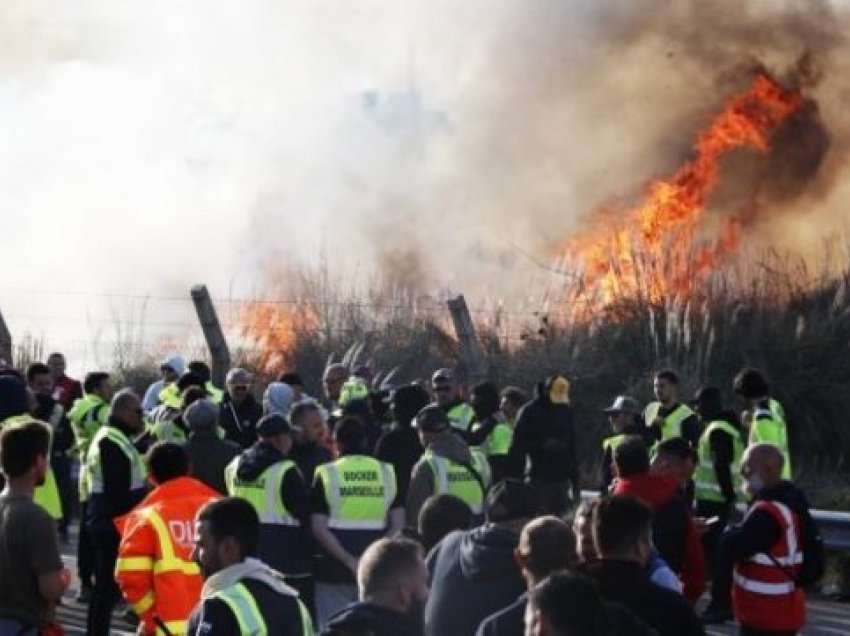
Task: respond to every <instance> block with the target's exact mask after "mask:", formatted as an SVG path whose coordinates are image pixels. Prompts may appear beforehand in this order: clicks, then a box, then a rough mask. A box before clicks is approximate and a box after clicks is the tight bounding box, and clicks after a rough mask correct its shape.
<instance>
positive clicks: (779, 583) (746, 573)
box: [720, 443, 823, 635]
mask: <svg viewBox="0 0 850 636" xmlns="http://www.w3.org/2000/svg"><path fill="white" fill-rule="evenodd" d="M784 461H785V457H784V454H783V452H782V450H781V449H779V448H777V447H776V446H775V445H774V444H769V443H764V444H755V445H753V446H751V447H750V448H748V449H747V451H746V452H745V453H744V458H743V461H742V463H741V473H742V474H743V477H744V480H745V485H744V489H745V491H746V492H747V494H748V495H750V496H751V497H752V498H753V500H752V503H751V505H750V507H749V509H748V510H747V514H746V516H745V517H744V520H743V522H742V523H741V524H740V525H739V526H737V527H734V528H731V529H730V530H728V531H727V532H726V533H725V534H724V535H723V537H722V538H721V543H720V549H721V553H722V555H723V557H724V558H725V559H726V561H727V563H729V564H734V568H735V571H734V579H733V580H734V583H733V587H732V606H733V609H734V612H735V618H736V619H737V620H738V622H739V623H740V624H741V633H742V634H745V635H748V634H764V633H772V634H795V633H797V631H799V630H800V629H801V628H802V627H803V625H804V624H805V622H806V593H805V587H804V586H805V585H806V584H811V583H813V582H815V580H816V579H817V578H819V577H820V575H821V574H822V559H823V554H822V553H819V554H817V555H816V556H817V561H818V562H819V563H814V562H812V560H813V558H814V556H815V555H813V554H812V552H811V549H812V548H815V547H817V546H819V541H818V537H817V530H816V528H815V526H814V521H813V520H812V518H811V514H810V512H809V504H808V502H807V501H806V498H805V496H804V495H803V493H802V492H800V490H799V489H798V488H797V487H796V486H794V485H793V484H792V483H791V482H789V481H786V480H784V479H783V478H782V472H783V464H784ZM807 552H808V554H807ZM806 558H808V559H809V561H810V562H809V563H807V562H806ZM813 566H816V567H817V571H816V572H815V574H814V575H812V574H811V573H812V567H813ZM803 568H806V572H805V573H804V571H803Z"/></svg>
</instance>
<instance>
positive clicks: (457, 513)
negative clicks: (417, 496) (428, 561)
mask: <svg viewBox="0 0 850 636" xmlns="http://www.w3.org/2000/svg"><path fill="white" fill-rule="evenodd" d="M473 520H474V517H473V514H472V510H471V509H470V507H469V506H468V505H466V502H464V501H463V500H462V499H460V498H458V497H455V496H454V495H449V494H448V493H445V494H442V495H435V496H433V497H428V499H426V500H425V503H424V504H423V506H422V509H421V510H420V511H419V519H418V523H417V531H418V533H419V539H420V541H421V542H422V548H423V549H424V550H425V554H428V553H429V552H430V551H431V549H432V548H433V547H434V546H435V545H437V544H438V543H439V542H440V541H442V540H443V539H444V538H445V537H446V536H447V535H449V534H450V533H452V532H454V531H455V530H469V529H470V528H472V527H473Z"/></svg>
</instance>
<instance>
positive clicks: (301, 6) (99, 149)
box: [0, 0, 850, 343]
mask: <svg viewBox="0 0 850 636" xmlns="http://www.w3.org/2000/svg"><path fill="white" fill-rule="evenodd" d="M848 27H850V13H849V12H848V10H847V9H846V8H843V7H842V6H840V5H839V4H838V3H830V2H826V1H825V0H824V1H811V0H810V1H798V2H793V1H790V0H788V1H779V0H753V1H751V2H747V3H741V2H734V1H732V0H727V1H719V0H715V1H709V2H705V1H696V0H694V1H676V0H667V1H662V0H606V1H604V2H599V1H597V0H574V1H571V2H564V1H558V2H556V1H555V0H540V1H538V2H523V1H520V0H470V1H468V2H462V3H458V2H453V1H449V0H437V1H435V2H428V3H414V2H379V1H377V0H366V1H364V2H357V3H334V4H326V3H315V2H307V1H306V0H289V1H287V2H277V3H275V2H267V1H264V0H256V1H253V0H252V1H249V2H244V1H239V2H237V1H235V0H225V1H222V2H214V3H209V2H200V1H198V0H178V1H176V2H175V1H168V2H166V1H164V0H154V1H151V2H145V3H130V2H114V1H111V0H110V1H107V0H87V1H85V2H82V3H74V6H73V8H72V7H70V6H69V5H68V3H64V2H60V1H59V0H36V1H24V0H19V1H10V2H6V3H4V4H3V5H2V7H0V31H1V32H2V36H3V40H4V42H5V46H4V51H3V55H2V57H0V73H2V75H0V81H2V87H1V88H2V90H1V91H0V101H1V102H2V105H3V112H4V117H3V120H2V122H0V127H2V137H3V139H4V144H3V146H2V149H0V168H2V169H0V180H2V181H0V196H2V204H3V208H4V210H5V212H4V220H5V221H6V232H5V235H6V237H7V244H6V245H5V247H6V251H7V258H8V260H7V262H10V263H14V264H15V266H14V267H13V271H14V272H15V273H16V275H15V280H14V281H13V282H12V281H8V282H7V283H6V284H7V285H8V286H9V287H17V288H27V289H31V290H33V289H34V290H38V289H54V290H55V289H65V288H69V289H78V290H80V289H82V290H91V291H98V290H110V291H122V292H127V293H130V294H151V293H152V294H162V293H166V294H170V293H179V294H185V293H186V288H187V287H188V285H189V284H190V283H192V282H196V281H201V280H203V281H206V282H207V283H208V284H209V285H210V286H211V288H212V289H213V292H214V294H215V293H218V294H226V293H231V294H236V295H240V294H241V293H249V292H250V291H251V290H255V289H258V288H260V289H261V288H262V286H263V272H264V271H265V268H266V267H267V266H268V265H267V264H268V263H269V262H286V263H287V264H289V263H293V262H294V263H298V262H304V261H307V262H313V261H315V259H316V258H317V257H318V256H319V255H322V256H323V258H325V259H326V260H327V262H328V264H329V266H330V267H332V268H334V269H335V271H336V272H339V273H341V274H344V273H346V272H351V271H363V272H368V273H369V275H373V274H377V275H379V276H383V278H384V279H385V280H387V281H389V282H390V283H391V284H393V285H397V286H401V287H407V288H411V289H414V290H416V291H428V290H435V289H447V288H450V289H453V290H456V291H466V292H467V293H469V294H476V293H481V294H490V295H495V296H507V297H514V298H515V299H518V298H520V297H523V296H528V295H530V294H533V290H534V289H535V287H534V284H533V281H539V280H541V279H542V280H545V277H546V276H547V274H546V273H545V272H543V271H542V270H541V269H540V267H539V263H547V262H549V260H550V259H551V258H552V257H553V255H554V254H553V252H552V249H553V246H555V245H558V244H562V243H563V241H564V239H565V238H568V237H569V235H570V233H571V232H573V231H575V230H576V228H579V227H581V224H583V223H592V222H593V216H592V214H591V212H592V211H593V210H594V209H596V208H597V207H598V206H599V205H600V204H603V203H605V202H610V201H612V200H628V199H630V198H632V197H634V196H636V195H637V193H639V191H640V187H641V185H642V184H643V183H645V182H646V181H647V180H648V179H650V178H652V177H653V176H655V175H657V174H663V173H666V172H670V171H671V170H672V169H673V168H674V167H675V166H677V165H678V164H679V163H680V162H681V161H682V160H683V158H685V157H687V156H688V153H689V152H690V151H691V144H692V140H693V138H694V134H695V133H696V131H697V130H699V128H700V126H701V125H703V124H704V123H705V122H706V121H707V120H708V118H710V117H711V115H712V113H713V112H714V110H715V109H716V108H717V107H718V105H719V104H721V103H722V102H723V101H724V100H725V99H726V98H727V97H728V96H729V95H730V94H732V93H733V92H734V91H735V90H736V89H737V88H738V87H739V86H740V83H741V81H742V79H741V78H742V76H743V75H744V74H745V73H744V71H745V70H746V69H751V68H752V67H753V66H754V65H755V64H763V65H764V66H765V67H767V68H768V69H770V70H771V71H773V72H775V73H777V74H779V75H782V74H783V73H785V72H786V71H787V70H788V69H791V68H797V69H798V71H797V75H796V77H797V79H798V81H803V80H800V78H801V77H804V80H805V82H806V87H805V91H806V95H807V96H808V97H809V98H810V99H811V100H812V102H811V109H810V111H808V113H809V114H808V115H807V116H806V117H805V118H803V119H801V120H799V121H797V122H796V123H795V124H794V125H791V126H789V127H788V128H787V129H786V130H784V131H783V132H782V133H781V134H780V136H779V141H778V143H779V146H780V148H782V149H784V151H783V152H779V153H777V154H776V155H775V157H774V158H772V159H770V160H769V161H768V162H765V161H761V162H753V161H751V160H750V159H749V158H746V157H741V158H737V159H735V160H733V162H732V163H734V166H733V167H734V168H735V169H734V170H731V169H730V170H729V172H730V173H733V174H738V175H740V178H739V179H733V180H732V182H731V183H729V184H728V185H726V186H724V188H723V189H721V190H720V191H719V192H718V194H717V199H716V201H715V207H716V208H718V210H717V213H718V214H723V213H725V212H724V209H723V206H724V205H726V204H727V202H728V204H729V205H741V201H742V200H747V197H748V196H749V197H752V196H755V197H756V198H757V199H758V210H759V213H758V214H757V215H756V216H754V217H753V222H752V224H751V225H749V226H748V227H749V228H750V229H749V231H751V234H752V237H753V240H756V239H758V240H759V241H764V242H766V243H768V244H774V245H780V246H785V247H794V248H797V249H803V250H809V249H812V248H813V246H816V245H817V244H818V242H819V241H821V240H822V238H823V235H824V234H827V233H830V232H833V231H835V230H836V228H840V227H841V226H842V225H843V223H844V222H845V221H846V216H847V215H846V213H845V212H844V206H843V201H844V199H846V197H847V195H848V194H850V191H848V188H850V185H848V184H850V179H847V178H845V177H846V176H847V175H846V171H847V162H846V158H847V147H846V142H845V141H844V140H846V139H848V134H847V133H848V132H850V131H848V128H850V117H848V116H847V115H846V113H845V112H844V111H845V107H844V106H845V104H846V103H847V97H848V95H850V79H848V78H850V73H848V70H850V69H848V68H847V66H848V64H850V62H848V60H850V46H848V43H847V41H846V38H845V37H844V33H846V32H848ZM806 55H807V56H808V57H806V58H804V59H805V60H807V61H806V64H807V65H808V66H807V67H806V69H807V73H805V74H804V76H801V75H800V74H799V65H798V62H799V60H800V59H801V58H803V56H806ZM789 81H791V80H790V78H789ZM754 193H755V194H754ZM742 195H743V196H742ZM753 209H756V208H753ZM737 212H740V210H736V213H737ZM792 237H793V238H792ZM288 266H289V265H288ZM382 268H384V269H385V268H389V269H391V270H392V272H390V273H385V272H381V271H380V270H381V269H382ZM282 293H285V290H283V291H282ZM61 302H62V305H63V307H62V311H63V313H65V314H68V315H74V314H75V313H79V314H84V313H85V312H86V311H88V312H89V313H90V314H91V313H94V314H97V313H98V312H99V311H103V308H102V306H100V305H97V304H92V302H93V301H91V299H65V300H62V301H61ZM56 303H57V299H56V298H55V297H52V298H50V297H42V296H37V295H36V296H27V297H25V298H21V297H6V300H5V301H4V304H3V309H4V311H5V313H6V314H7V320H8V321H9V322H10V323H11V324H12V326H13V329H16V330H18V331H20V330H21V329H23V328H25V327H33V326H35V327H36V328H37V327H38V325H37V322H32V321H28V320H26V319H16V316H27V315H33V314H39V313H44V312H46V311H47V309H45V306H46V305H55V304H56ZM54 313H55V312H54ZM72 331H74V329H72V328H71V327H70V326H68V324H64V325H55V324H54V325H51V326H50V331H49V333H50V334H51V336H52V337H53V338H54V340H55V341H56V342H57V343H61V340H62V338H67V337H69V334H71V332H72ZM78 332H79V329H78V330H77V332H74V335H75V336H76V337H85V336H84V335H81V334H80V333H78Z"/></svg>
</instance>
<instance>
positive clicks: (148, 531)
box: [115, 442, 219, 636]
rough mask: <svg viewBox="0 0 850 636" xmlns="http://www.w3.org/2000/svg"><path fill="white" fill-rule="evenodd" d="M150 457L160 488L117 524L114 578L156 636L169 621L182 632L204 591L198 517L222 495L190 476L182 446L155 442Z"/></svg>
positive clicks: (173, 630) (148, 633)
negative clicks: (196, 558) (197, 551)
mask: <svg viewBox="0 0 850 636" xmlns="http://www.w3.org/2000/svg"><path fill="white" fill-rule="evenodd" d="M146 460H147V465H148V467H149V469H150V476H151V479H152V481H153V483H154V484H155V486H156V487H155V488H154V490H153V491H152V492H151V493H150V494H148V495H147V496H146V497H145V498H144V499H143V500H142V501H141V502H140V503H139V505H138V506H136V507H135V508H134V509H133V510H132V511H131V512H130V513H128V514H127V515H125V516H123V517H120V518H118V519H117V520H116V522H115V523H116V526H117V527H118V531H119V533H120V535H121V543H120V545H119V547H118V561H117V563H116V567H115V578H116V580H117V582H118V586H119V587H120V588H121V593H122V594H123V595H124V598H125V599H127V602H129V603H130V605H131V606H132V608H133V611H134V612H135V613H136V615H137V616H138V617H139V620H140V622H141V624H140V626H139V633H140V634H144V635H145V636H157V635H158V634H161V633H162V632H163V630H162V626H163V625H164V626H165V628H166V629H167V630H168V633H170V634H172V635H173V636H179V635H182V634H186V633H187V632H186V630H187V620H188V618H189V613H190V612H191V611H192V608H194V607H195V605H196V604H197V603H198V600H199V599H200V594H201V584H202V581H201V574H200V571H199V570H198V567H197V565H196V564H195V563H194V562H193V561H192V558H191V557H192V550H193V547H194V523H195V517H196V516H197V514H198V511H199V510H200V509H201V508H202V507H203V506H205V505H206V504H207V503H209V502H211V501H214V500H215V499H218V498H219V494H218V493H217V492H216V491H214V490H213V489H211V488H209V487H207V486H206V485H204V484H203V483H201V482H200V481H197V480H196V479H193V478H191V477H189V476H188V473H189V456H188V455H187V454H186V451H185V450H184V449H183V447H181V446H179V445H178V444H174V443H169V442H160V443H158V444H155V445H154V446H153V447H152V448H151V449H150V451H149V452H148V454H147V457H146Z"/></svg>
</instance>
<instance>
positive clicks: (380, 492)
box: [316, 455, 396, 531]
mask: <svg viewBox="0 0 850 636" xmlns="http://www.w3.org/2000/svg"><path fill="white" fill-rule="evenodd" d="M316 470H317V474H318V475H319V476H321V478H322V484H323V487H324V491H325V499H326V501H327V502H328V509H329V515H328V527H329V528H331V529H335V530H378V531H381V530H384V529H385V528H386V526H387V513H388V512H389V509H390V506H392V502H393V500H394V499H395V496H396V481H395V471H394V470H393V467H392V466H391V465H390V464H386V463H384V462H380V461H378V460H377V459H373V458H372V457H365V456H362V455H350V456H347V457H342V458H340V459H338V460H336V461H335V462H330V463H327V464H322V465H321V466H319V467H318V468H317V469H316ZM364 482H365V485H364Z"/></svg>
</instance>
